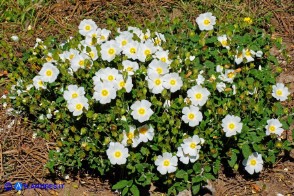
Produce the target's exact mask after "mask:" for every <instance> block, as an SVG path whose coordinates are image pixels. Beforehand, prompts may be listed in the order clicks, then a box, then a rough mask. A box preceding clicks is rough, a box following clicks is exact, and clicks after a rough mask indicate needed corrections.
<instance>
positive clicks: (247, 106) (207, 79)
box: [5, 13, 292, 194]
mask: <svg viewBox="0 0 294 196" xmlns="http://www.w3.org/2000/svg"><path fill="white" fill-rule="evenodd" d="M202 17H203V18H202ZM195 18H196V16H195ZM207 20H208V21H207ZM215 20H216V19H215V18H214V17H213V16H212V15H210V14H207V13H206V15H200V16H199V17H198V18H197V20H196V21H197V25H195V24H193V23H192V21H187V22H183V21H179V20H177V19H175V20H173V21H170V20H168V19H167V20H166V23H165V24H164V25H165V27H166V28H164V27H162V31H160V32H155V31H154V26H153V25H152V24H150V25H149V26H147V27H145V28H142V29H137V28H127V27H120V28H121V29H123V30H117V29H116V28H118V27H119V26H116V24H115V22H114V21H111V20H109V26H112V27H111V28H112V29H111V34H110V32H109V31H107V30H106V29H98V31H97V32H91V30H90V33H89V32H88V33H89V34H88V33H87V32H83V30H84V31H85V30H86V31H87V29H88V27H89V26H90V29H92V28H94V29H96V26H95V24H94V23H93V22H92V21H91V20H84V21H82V22H81V24H80V34H81V35H77V36H76V37H74V38H73V39H70V40H68V41H67V42H66V43H62V45H60V43H56V42H55V40H52V39H48V40H46V41H44V42H43V41H41V40H38V42H37V44H36V46H35V48H34V49H32V50H31V51H29V52H28V53H26V54H25V55H24V59H25V61H27V62H29V63H30V64H32V65H33V66H31V67H29V69H28V68H27V67H24V66H19V67H18V70H19V71H20V73H17V72H13V74H11V75H9V77H10V79H11V80H12V81H15V83H17V84H16V85H15V86H13V87H12V91H11V94H9V95H8V96H7V97H8V98H7V99H5V101H6V102H11V103H12V104H13V105H14V106H15V109H16V110H19V111H25V113H26V114H29V115H30V116H29V118H30V119H32V120H33V121H35V122H36V127H38V128H39V131H38V134H39V135H41V136H44V137H45V138H46V137H48V136H49V134H48V132H52V131H53V132H55V134H56V135H57V137H58V138H59V139H58V142H57V143H58V145H59V149H58V150H57V151H52V152H51V153H50V161H49V163H48V167H49V168H50V169H51V171H53V172H54V171H55V170H56V169H59V170H61V171H63V172H64V171H65V169H68V168H72V169H73V168H79V169H81V168H82V167H85V166H88V167H90V168H92V169H96V170H97V171H99V172H100V174H101V175H109V174H111V175H113V174H114V171H116V172H115V173H116V174H118V175H119V176H120V178H121V181H120V182H118V183H117V184H116V185H114V187H113V188H114V189H120V190H121V191H122V194H127V193H128V192H131V193H132V194H137V193H138V188H141V187H142V186H148V185H150V183H151V182H152V183H157V184H161V183H163V184H165V185H166V186H165V187H166V188H168V192H169V193H170V194H175V193H176V192H179V191H181V190H184V189H187V188H188V189H189V188H192V190H193V193H195V194H196V193H197V191H198V190H199V188H200V186H201V185H202V184H203V183H205V182H206V180H209V179H213V178H214V176H215V175H216V174H217V172H218V170H219V168H220V166H221V164H224V165H229V166H230V167H231V168H233V169H235V170H238V169H239V170H240V171H242V170H244V169H245V170H246V171H248V173H250V174H251V173H253V172H254V171H255V172H260V170H261V169H262V165H263V164H264V165H270V164H273V163H274V162H275V161H276V160H275V158H276V156H277V155H278V154H279V153H280V152H281V151H283V150H290V149H291V144H290V143H289V141H287V140H283V138H281V137H280V136H281V133H282V132H283V130H284V129H288V126H289V125H290V124H291V121H292V119H291V116H289V117H287V118H286V119H282V116H284V115H285V114H288V113H289V111H287V109H283V107H282V106H281V104H280V101H284V100H285V99H286V98H287V94H288V93H287V88H285V87H284V86H283V85H282V84H276V82H275V75H274V74H273V73H272V70H271V69H270V68H271V66H272V64H274V63H276V60H275V58H274V57H273V56H271V55H270V54H269V49H270V47H271V46H272V44H273V43H272V40H271V39H270V36H269V35H267V34H266V33H265V32H264V31H263V30H261V29H258V28H256V27H254V26H252V24H251V19H250V18H245V19H244V21H243V22H242V23H241V24H234V25H233V24H231V25H230V24H214V21H215ZM216 21H217V20H216ZM84 23H85V24H84ZM87 25H89V26H87ZM113 26H114V27H115V28H114V27H113ZM83 27H84V28H83ZM95 33H96V37H95V36H93V34H95ZM90 34H91V35H90ZM89 35H90V36H89ZM103 37H104V38H103ZM124 41H126V42H127V44H123V43H124ZM120 43H121V45H119V44H120ZM276 44H277V45H278V46H279V45H280V43H279V42H277V43H276ZM124 45H125V47H124ZM148 50H149V52H148ZM135 53H138V54H140V55H141V56H140V55H138V54H135ZM146 54H147V55H146ZM71 55H74V56H75V57H72V58H71ZM127 63H129V64H127ZM69 69H70V71H69ZM32 71H33V72H32ZM265 76H266V77H265ZM78 97H80V98H78ZM270 133H271V134H270ZM242 162H243V163H242ZM116 164H117V165H116ZM253 166H254V167H253ZM238 167H239V168H238Z"/></svg>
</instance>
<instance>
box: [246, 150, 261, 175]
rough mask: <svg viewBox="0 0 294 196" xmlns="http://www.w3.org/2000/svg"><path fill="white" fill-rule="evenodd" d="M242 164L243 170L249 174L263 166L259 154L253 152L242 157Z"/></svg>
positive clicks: (258, 170) (256, 171)
mask: <svg viewBox="0 0 294 196" xmlns="http://www.w3.org/2000/svg"><path fill="white" fill-rule="evenodd" d="M242 164H243V165H244V166H245V170H246V171H247V172H248V173H249V174H251V175H252V174H253V173H254V172H255V173H258V172H260V171H261V170H262V168H263V160H262V157H261V154H258V153H257V152H254V153H253V154H251V155H250V156H249V157H248V159H244V160H243V162H242Z"/></svg>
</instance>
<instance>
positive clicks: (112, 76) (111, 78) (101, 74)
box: [93, 67, 120, 89]
mask: <svg viewBox="0 0 294 196" xmlns="http://www.w3.org/2000/svg"><path fill="white" fill-rule="evenodd" d="M96 73H97V72H96ZM97 75H98V77H97V78H96V77H95V76H94V78H93V79H94V84H95V85H96V84H97V83H98V84H99V83H100V82H101V80H100V79H102V81H103V82H109V83H111V84H112V85H113V87H114V88H116V89H117V78H118V77H119V75H120V74H119V73H118V70H117V69H115V68H110V67H106V68H104V69H100V70H99V71H98V73H97ZM97 75H96V76H97Z"/></svg>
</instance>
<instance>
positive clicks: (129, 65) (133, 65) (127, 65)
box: [122, 60, 139, 76]
mask: <svg viewBox="0 0 294 196" xmlns="http://www.w3.org/2000/svg"><path fill="white" fill-rule="evenodd" d="M122 65H123V67H124V68H123V70H124V71H127V72H128V75H130V76H132V75H134V73H135V72H136V71H137V70H138V69H139V64H138V63H137V62H133V61H129V60H124V61H123V62H122Z"/></svg>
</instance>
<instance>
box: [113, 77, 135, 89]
mask: <svg viewBox="0 0 294 196" xmlns="http://www.w3.org/2000/svg"><path fill="white" fill-rule="evenodd" d="M116 81H117V86H118V87H117V90H120V89H122V88H124V89H125V90H126V92H127V93H129V92H130V91H131V90H132V88H133V82H132V78H131V77H130V76H128V77H127V80H126V81H125V80H124V78H123V77H122V75H118V77H117V78H116Z"/></svg>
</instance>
